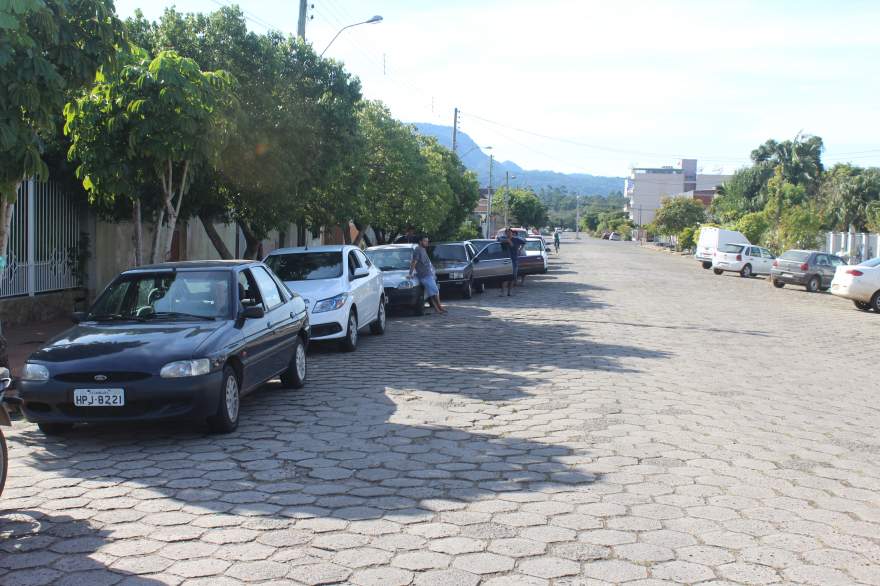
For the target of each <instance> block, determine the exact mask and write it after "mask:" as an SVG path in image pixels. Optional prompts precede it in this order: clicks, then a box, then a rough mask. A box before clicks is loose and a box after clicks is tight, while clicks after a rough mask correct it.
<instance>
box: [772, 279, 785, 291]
mask: <svg viewBox="0 0 880 586" xmlns="http://www.w3.org/2000/svg"><path fill="white" fill-rule="evenodd" d="M773 286H774V287H776V288H777V289H782V288H783V287H785V283H783V282H782V281H780V280H779V279H773Z"/></svg>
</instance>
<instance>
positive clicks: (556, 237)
mask: <svg viewBox="0 0 880 586" xmlns="http://www.w3.org/2000/svg"><path fill="white" fill-rule="evenodd" d="M553 247H554V248H556V254H559V230H556V231H555V232H553Z"/></svg>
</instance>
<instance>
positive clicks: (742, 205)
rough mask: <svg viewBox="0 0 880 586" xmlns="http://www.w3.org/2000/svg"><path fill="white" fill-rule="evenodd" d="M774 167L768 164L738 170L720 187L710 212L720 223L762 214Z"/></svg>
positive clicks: (763, 163)
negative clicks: (755, 213)
mask: <svg viewBox="0 0 880 586" xmlns="http://www.w3.org/2000/svg"><path fill="white" fill-rule="evenodd" d="M772 176H773V167H772V165H770V164H769V163H767V162H760V163H756V164H755V165H753V166H751V167H745V168H743V169H738V170H737V171H736V172H734V174H733V175H732V176H731V177H730V179H728V180H727V181H725V182H724V183H722V184H721V185H720V186H719V187H718V195H717V197H715V199H713V200H712V205H711V208H710V211H711V213H712V215H713V216H714V217H715V218H717V219H718V221H720V222H735V221H737V220H739V219H740V218H741V217H742V216H743V215H745V214H748V213H751V212H760V211H761V210H762V209H764V204H765V203H766V187H767V181H768V180H769V179H770V178H771V177H772Z"/></svg>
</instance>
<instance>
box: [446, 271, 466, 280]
mask: <svg viewBox="0 0 880 586" xmlns="http://www.w3.org/2000/svg"><path fill="white" fill-rule="evenodd" d="M449 278H450V279H452V280H453V281H457V280H459V279H464V273H463V272H461V271H453V272H451V273H449Z"/></svg>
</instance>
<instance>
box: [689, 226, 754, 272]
mask: <svg viewBox="0 0 880 586" xmlns="http://www.w3.org/2000/svg"><path fill="white" fill-rule="evenodd" d="M725 244H745V245H749V244H751V243H750V242H749V239H748V238H746V237H745V235H744V234H743V233H742V232H737V231H736V230H724V229H723V228H717V227H715V226H703V227H701V228H700V240H699V242H697V248H696V252H694V258H695V259H697V260H698V261H700V262H701V263H702V265H703V268H704V269H711V268H712V259H713V257H714V256H715V253H716V252H717V251H719V250H721V249H722V248H724V245H725Z"/></svg>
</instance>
